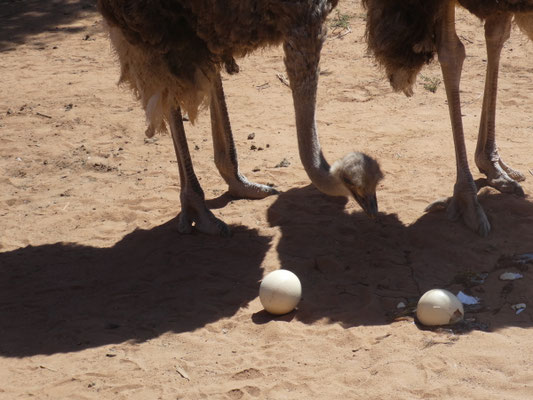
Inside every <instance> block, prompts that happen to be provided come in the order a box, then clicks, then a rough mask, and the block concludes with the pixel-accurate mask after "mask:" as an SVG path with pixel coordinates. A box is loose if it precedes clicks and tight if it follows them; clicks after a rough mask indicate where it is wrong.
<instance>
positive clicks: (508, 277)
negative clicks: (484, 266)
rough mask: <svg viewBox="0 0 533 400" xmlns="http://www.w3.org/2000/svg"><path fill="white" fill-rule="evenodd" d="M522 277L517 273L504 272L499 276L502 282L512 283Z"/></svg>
mask: <svg viewBox="0 0 533 400" xmlns="http://www.w3.org/2000/svg"><path fill="white" fill-rule="evenodd" d="M523 277H524V276H523V275H522V274H519V273H518V272H504V273H503V274H501V275H500V279H501V280H502V281H514V280H516V279H521V278H523Z"/></svg>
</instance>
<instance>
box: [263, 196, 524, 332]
mask: <svg viewBox="0 0 533 400" xmlns="http://www.w3.org/2000/svg"><path fill="white" fill-rule="evenodd" d="M480 201H481V203H482V205H483V207H484V208H485V210H486V211H487V214H488V215H489V219H490V220H491V224H492V228H493V230H492V233H491V234H490V236H489V237H488V238H481V237H478V236H477V235H475V234H474V233H472V232H470V231H469V230H468V229H467V228H466V227H465V226H464V225H463V224H462V223H456V222H451V221H448V220H447V219H446V216H445V214H444V213H435V214H423V215H422V216H421V217H420V219H418V220H417V221H416V222H415V223H413V224H412V225H409V226H405V225H404V224H403V223H402V222H401V221H400V220H399V219H398V218H397V216H396V215H385V214H380V216H379V218H378V219H377V220H376V221H372V220H370V219H368V218H367V217H366V216H365V215H364V214H363V213H362V212H360V211H359V209H357V211H356V212H355V213H353V214H351V215H349V214H347V213H346V210H345V205H346V201H345V200H342V199H335V198H329V197H327V196H325V195H322V194H321V193H319V192H318V191H317V190H316V189H315V188H313V187H312V186H308V187H305V188H299V189H293V190H289V191H288V192H286V193H283V194H281V195H280V196H279V199H278V200H277V201H276V202H275V203H274V204H273V205H272V206H271V208H270V210H269V212H268V220H269V222H270V224H271V225H274V226H279V227H280V228H281V231H282V238H281V240H280V242H279V244H278V246H277V252H278V254H279V258H280V260H281V266H282V268H285V269H289V270H292V271H293V272H295V273H296V274H297V275H298V276H299V277H300V279H301V281H302V287H303V300H302V302H301V303H300V306H299V309H298V312H297V313H296V315H295V318H297V319H299V320H300V321H302V322H305V323H313V322H314V321H317V320H321V319H328V320H330V321H332V322H340V323H341V324H343V325H344V326H346V327H350V326H357V325H370V324H371V325H375V324H387V323H390V322H391V320H392V319H393V317H394V316H395V315H397V307H396V306H397V305H398V303H400V302H404V303H406V304H409V302H410V301H411V302H412V301H415V303H414V304H415V305H416V299H418V297H419V296H420V295H421V294H422V293H423V292H425V291H426V290H428V289H431V288H435V287H441V288H448V289H449V290H451V291H453V292H454V293H457V292H458V291H459V290H462V291H464V292H468V293H470V294H472V295H475V296H477V297H480V298H481V299H482V300H483V307H482V308H481V310H479V309H477V310H476V312H475V313H474V312H471V313H467V317H472V318H475V319H476V321H478V322H479V324H478V322H476V323H475V326H482V327H486V329H497V328H499V327H503V326H508V325H516V326H532V325H533V313H532V312H531V310H530V309H529V308H528V309H526V311H524V312H522V313H521V314H520V315H516V314H515V313H514V311H513V310H512V309H511V308H510V306H511V305H512V304H516V303H527V302H528V300H530V299H532V298H533V284H532V283H533V282H532V281H533V275H532V273H531V272H529V273H528V272H524V279H521V280H519V281H515V282H512V283H509V282H503V281H500V280H499V279H498V277H499V275H500V274H501V270H502V269H505V268H506V270H509V269H510V270H516V269H517V268H519V269H522V270H523V271H525V270H527V268H528V265H526V264H525V265H511V264H509V263H503V262H502V260H503V259H502V257H503V256H505V255H513V254H522V253H531V252H533V204H532V203H530V202H528V201H527V200H525V199H521V198H516V197H513V196H508V195H501V194H494V192H493V193H492V194H484V195H481V196H480ZM421 214H422V212H421ZM530 266H531V267H532V268H533V265H530ZM478 273H488V277H487V278H486V279H485V281H484V283H483V284H476V283H475V282H474V281H475V279H473V278H475V277H476V274H478ZM532 306H533V305H532ZM259 320H261V318H259V319H258V321H259Z"/></svg>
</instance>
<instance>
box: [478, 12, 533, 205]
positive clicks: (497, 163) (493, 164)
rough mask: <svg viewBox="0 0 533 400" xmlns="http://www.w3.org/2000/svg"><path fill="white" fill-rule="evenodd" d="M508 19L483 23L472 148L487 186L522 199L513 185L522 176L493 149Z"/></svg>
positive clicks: (503, 16)
mask: <svg viewBox="0 0 533 400" xmlns="http://www.w3.org/2000/svg"><path fill="white" fill-rule="evenodd" d="M511 19H512V15H511V14H510V13H501V14H500V13H499V14H496V15H492V16H490V17H488V18H487V19H486V21H485V41H486V43H487V75H486V77H485V92H484V95H483V109H482V111H481V121H480V124H479V136H478V141H477V147H476V165H477V166H478V168H479V171H480V172H482V173H484V174H485V175H487V184H488V185H490V186H492V187H494V188H496V189H498V190H499V191H500V192H505V193H515V194H517V195H520V196H524V191H523V190H522V187H521V186H520V185H519V184H518V183H517V182H516V181H523V180H524V179H525V177H524V175H523V174H521V173H520V172H518V171H515V170H513V169H512V168H510V167H508V166H507V165H506V164H505V163H504V162H503V160H502V159H501V158H500V155H499V154H498V148H497V146H496V128H495V126H496V96H497V90H498V67H499V63H500V54H501V50H502V47H503V44H504V43H505V41H506V40H507V39H509V36H510V33H511Z"/></svg>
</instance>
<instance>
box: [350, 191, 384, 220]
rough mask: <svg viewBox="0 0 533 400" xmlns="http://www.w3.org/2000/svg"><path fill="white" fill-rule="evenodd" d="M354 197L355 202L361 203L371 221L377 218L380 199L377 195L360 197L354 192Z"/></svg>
mask: <svg viewBox="0 0 533 400" xmlns="http://www.w3.org/2000/svg"><path fill="white" fill-rule="evenodd" d="M353 197H354V198H355V201H357V203H359V205H360V206H361V208H362V209H363V211H364V212H365V213H366V215H368V216H369V217H370V218H371V219H375V218H376V217H377V215H378V199H377V197H376V194H375V193H373V194H368V195H366V196H360V195H358V194H357V193H356V192H354V193H353Z"/></svg>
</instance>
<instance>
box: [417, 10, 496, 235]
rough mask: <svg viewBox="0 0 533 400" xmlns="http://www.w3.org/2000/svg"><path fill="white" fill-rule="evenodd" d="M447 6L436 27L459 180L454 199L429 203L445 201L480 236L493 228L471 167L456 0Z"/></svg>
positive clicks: (451, 215) (453, 216) (452, 213)
mask: <svg viewBox="0 0 533 400" xmlns="http://www.w3.org/2000/svg"><path fill="white" fill-rule="evenodd" d="M444 7H445V8H444V10H443V11H444V13H443V16H442V19H441V20H440V23H439V26H438V28H437V48H438V51H437V53H438V57H439V63H440V65H441V69H442V76H443V79H444V86H445V88H446V97H447V99H448V108H449V111H450V120H451V124H452V132H453V141H454V146H455V159H456V168H457V181H456V183H455V186H454V192H453V198H452V199H451V200H449V201H446V203H445V204H443V202H442V201H438V202H437V203H434V204H432V205H430V206H429V207H428V208H427V210H429V211H432V210H434V209H437V208H439V206H443V205H446V206H447V214H448V217H449V218H451V219H452V220H456V219H459V218H462V220H463V221H464V223H465V224H466V225H467V226H468V227H469V228H470V229H472V230H473V231H475V232H477V233H478V234H479V235H481V236H487V235H488V234H489V232H490V224H489V221H488V219H487V216H486V215H485V212H484V211H483V208H482V207H481V205H480V204H479V202H478V199H477V188H476V184H475V183H474V179H473V178H472V174H471V173H470V169H469V167H468V160H467V156H466V147H465V142H464V133H463V122H462V119H461V103H460V97H459V83H460V80H461V69H462V66H463V61H464V58H465V50H464V46H463V44H462V43H461V41H460V40H459V38H458V37H457V34H456V32H455V1H449V2H448V3H447V4H446V5H445V6H444Z"/></svg>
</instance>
